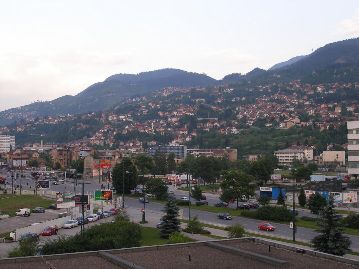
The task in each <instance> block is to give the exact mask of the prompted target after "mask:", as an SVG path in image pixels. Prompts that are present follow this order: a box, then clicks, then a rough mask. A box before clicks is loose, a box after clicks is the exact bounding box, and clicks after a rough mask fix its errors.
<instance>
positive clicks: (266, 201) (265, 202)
mask: <svg viewBox="0 0 359 269" xmlns="http://www.w3.org/2000/svg"><path fill="white" fill-rule="evenodd" d="M270 200H271V199H270V198H269V197H264V196H262V197H259V199H258V203H259V204H260V205H263V206H265V205H268V204H269V202H270Z"/></svg>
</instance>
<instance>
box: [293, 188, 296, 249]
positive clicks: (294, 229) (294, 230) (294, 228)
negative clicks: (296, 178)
mask: <svg viewBox="0 0 359 269" xmlns="http://www.w3.org/2000/svg"><path fill="white" fill-rule="evenodd" d="M295 189H296V184H295V185H294V186H293V212H292V216H293V242H295V233H296V230H297V227H296V225H295Z"/></svg>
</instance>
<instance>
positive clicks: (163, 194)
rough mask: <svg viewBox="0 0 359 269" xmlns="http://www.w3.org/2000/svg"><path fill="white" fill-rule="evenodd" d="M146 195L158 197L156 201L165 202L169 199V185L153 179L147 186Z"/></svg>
mask: <svg viewBox="0 0 359 269" xmlns="http://www.w3.org/2000/svg"><path fill="white" fill-rule="evenodd" d="M145 187H146V193H151V194H153V195H155V196H156V199H158V200H163V199H166V198H167V190H168V187H167V185H166V184H165V183H164V182H163V180H162V179H159V178H151V179H149V180H147V181H146V184H145Z"/></svg>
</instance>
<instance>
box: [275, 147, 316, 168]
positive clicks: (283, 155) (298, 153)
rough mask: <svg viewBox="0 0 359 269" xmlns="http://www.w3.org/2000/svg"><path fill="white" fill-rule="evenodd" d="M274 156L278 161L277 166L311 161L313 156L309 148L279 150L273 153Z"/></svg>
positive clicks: (311, 149)
mask: <svg viewBox="0 0 359 269" xmlns="http://www.w3.org/2000/svg"><path fill="white" fill-rule="evenodd" d="M274 155H275V156H276V157H277V159H278V164H279V165H287V166H289V165H291V164H292V163H293V161H294V160H298V161H300V162H304V161H313V158H314V156H313V155H314V154H313V148H311V147H290V148H287V149H281V150H277V151H275V152H274Z"/></svg>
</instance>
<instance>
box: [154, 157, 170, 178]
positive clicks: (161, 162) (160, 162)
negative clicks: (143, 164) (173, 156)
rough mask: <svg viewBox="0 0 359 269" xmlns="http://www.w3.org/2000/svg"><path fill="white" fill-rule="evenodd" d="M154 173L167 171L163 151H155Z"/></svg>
mask: <svg viewBox="0 0 359 269" xmlns="http://www.w3.org/2000/svg"><path fill="white" fill-rule="evenodd" d="M153 161H154V167H153V174H154V175H165V174H166V173H167V158H166V155H165V154H164V153H159V152H156V154H155V156H154V158H153Z"/></svg>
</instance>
